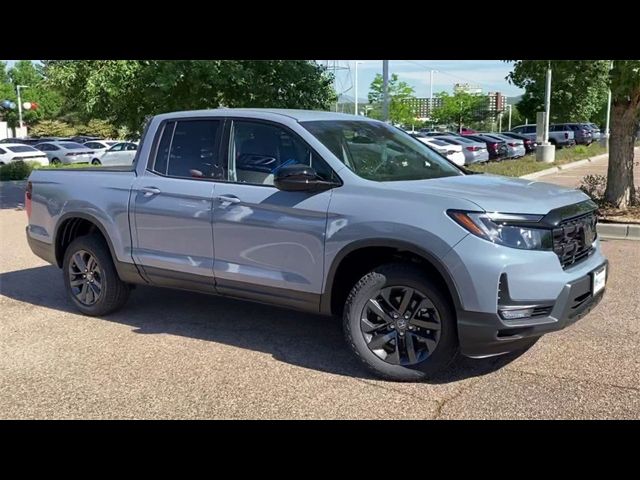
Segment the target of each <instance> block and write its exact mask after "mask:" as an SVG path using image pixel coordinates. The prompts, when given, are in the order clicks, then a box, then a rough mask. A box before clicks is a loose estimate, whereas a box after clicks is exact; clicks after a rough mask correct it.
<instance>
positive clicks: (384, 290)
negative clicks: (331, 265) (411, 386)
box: [343, 263, 458, 381]
mask: <svg viewBox="0 0 640 480" xmlns="http://www.w3.org/2000/svg"><path fill="white" fill-rule="evenodd" d="M343 320H344V330H345V336H346V339H347V342H348V343H349V345H350V346H351V348H352V350H353V352H354V353H355V354H356V356H357V357H358V358H359V359H360V360H361V361H362V362H363V363H364V364H365V365H366V366H367V367H368V368H369V369H370V370H372V371H373V372H374V373H375V374H376V375H378V376H379V377H382V378H385V379H388V380H396V381H418V380H425V379H428V378H429V377H431V376H433V375H435V374H437V373H439V372H441V371H442V370H444V369H445V368H446V367H447V366H448V365H449V364H450V363H451V361H452V360H453V359H454V358H455V356H456V354H457V352H458V340H457V331H456V320H455V315H454V313H453V309H452V308H451V305H450V304H449V302H448V301H447V298H446V295H445V294H444V292H443V291H442V290H441V288H440V287H439V286H438V285H437V284H436V283H434V282H433V281H432V280H431V279H429V278H428V276H427V275H426V274H425V273H424V272H423V271H422V270H421V269H420V268H418V267H416V266H414V265H410V264H402V263H393V264H387V265H382V266H380V267H378V268H376V269H375V270H373V271H372V272H370V273H368V274H367V275H365V276H364V277H362V278H361V279H360V281H359V282H358V283H357V284H356V285H355V286H354V287H353V289H352V290H351V293H350V294H349V297H348V299H347V302H346V305H345V309H344V319H343Z"/></svg>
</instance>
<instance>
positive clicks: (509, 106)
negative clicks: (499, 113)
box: [507, 104, 511, 131]
mask: <svg viewBox="0 0 640 480" xmlns="http://www.w3.org/2000/svg"><path fill="white" fill-rule="evenodd" d="M507 107H508V108H509V131H511V104H509V105H507Z"/></svg>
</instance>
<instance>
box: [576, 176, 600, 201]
mask: <svg viewBox="0 0 640 480" xmlns="http://www.w3.org/2000/svg"><path fill="white" fill-rule="evenodd" d="M578 188H580V190H582V191H583V192H584V193H586V194H587V195H589V197H591V199H592V200H593V201H594V202H596V203H598V204H601V203H602V200H603V198H604V190H605V188H607V177H606V176H605V175H587V176H585V177H583V178H582V182H581V183H580V187H578Z"/></svg>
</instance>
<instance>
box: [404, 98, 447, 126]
mask: <svg viewBox="0 0 640 480" xmlns="http://www.w3.org/2000/svg"><path fill="white" fill-rule="evenodd" d="M406 102H407V104H408V105H409V106H410V107H411V108H412V109H413V111H414V112H415V115H416V118H418V119H419V120H423V121H424V120H428V119H429V118H430V116H431V112H432V111H433V110H434V109H436V108H438V107H440V106H442V99H441V98H437V97H434V98H433V99H430V98H409V99H407V100H406Z"/></svg>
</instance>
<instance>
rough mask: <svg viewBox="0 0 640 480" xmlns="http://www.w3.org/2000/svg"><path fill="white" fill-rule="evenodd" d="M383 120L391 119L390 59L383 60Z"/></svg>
mask: <svg viewBox="0 0 640 480" xmlns="http://www.w3.org/2000/svg"><path fill="white" fill-rule="evenodd" d="M382 121H383V122H388V121H389V60H383V61H382Z"/></svg>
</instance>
